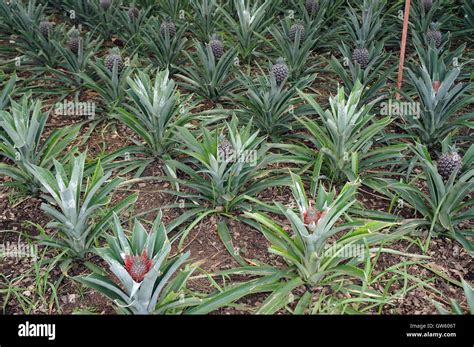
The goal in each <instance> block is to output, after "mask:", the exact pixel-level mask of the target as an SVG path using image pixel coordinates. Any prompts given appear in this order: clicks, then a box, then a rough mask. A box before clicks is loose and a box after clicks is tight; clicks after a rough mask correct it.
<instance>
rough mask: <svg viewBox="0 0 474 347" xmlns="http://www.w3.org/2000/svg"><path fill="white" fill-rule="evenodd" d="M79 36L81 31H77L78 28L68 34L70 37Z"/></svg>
mask: <svg viewBox="0 0 474 347" xmlns="http://www.w3.org/2000/svg"><path fill="white" fill-rule="evenodd" d="M80 36H81V33H80V32H79V30H77V29H74V30H73V31H71V35H70V37H71V38H78V37H80Z"/></svg>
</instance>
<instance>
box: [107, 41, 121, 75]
mask: <svg viewBox="0 0 474 347" xmlns="http://www.w3.org/2000/svg"><path fill="white" fill-rule="evenodd" d="M104 64H105V67H106V68H107V69H108V70H109V71H110V72H112V71H113V69H114V66H117V72H119V73H120V72H121V71H122V70H123V61H122V56H121V55H120V51H119V49H118V48H117V47H115V48H112V49H111V50H110V52H109V54H108V55H107V56H106V57H105V61H104Z"/></svg>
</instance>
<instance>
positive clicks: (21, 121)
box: [0, 79, 81, 194]
mask: <svg viewBox="0 0 474 347" xmlns="http://www.w3.org/2000/svg"><path fill="white" fill-rule="evenodd" d="M14 81H15V79H14V80H12V82H14ZM13 87H14V85H12V84H10V85H7V86H5V89H4V91H5V92H12V88H13ZM10 104H11V105H10V107H9V108H8V109H7V110H4V111H0V157H4V158H7V159H8V160H9V161H11V163H9V164H7V163H6V162H0V174H1V175H6V176H9V177H11V178H12V179H13V182H10V183H6V185H10V186H15V187H16V188H19V189H20V190H22V191H24V192H26V193H29V194H37V193H38V192H39V190H40V188H41V184H40V181H38V180H37V179H35V177H34V176H33V175H32V174H31V173H30V172H29V170H28V167H29V165H37V166H41V169H43V170H46V169H50V168H51V167H52V166H53V161H56V160H62V159H63V158H64V157H65V156H66V154H65V153H66V148H67V147H68V146H69V145H70V144H71V142H72V141H73V140H74V139H75V137H76V136H77V134H78V133H79V130H80V129H81V125H74V126H67V127H63V128H60V129H54V130H53V131H52V132H51V133H50V134H49V135H46V130H45V127H46V123H47V121H48V117H49V113H48V112H43V111H42V107H43V104H42V103H41V101H39V100H35V101H32V98H31V94H26V95H24V96H23V97H22V98H21V99H20V100H19V101H14V100H11V101H10Z"/></svg>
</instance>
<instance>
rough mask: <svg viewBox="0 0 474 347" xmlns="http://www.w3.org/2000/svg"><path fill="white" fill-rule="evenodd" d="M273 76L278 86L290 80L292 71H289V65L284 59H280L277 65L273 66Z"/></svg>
mask: <svg viewBox="0 0 474 347" xmlns="http://www.w3.org/2000/svg"><path fill="white" fill-rule="evenodd" d="M272 74H273V76H274V77H275V80H276V83H277V85H278V86H280V85H281V84H282V83H283V82H284V81H285V80H286V79H287V78H288V76H289V74H290V70H289V69H288V65H286V64H285V60H284V59H283V58H278V60H277V61H276V64H275V65H273V66H272Z"/></svg>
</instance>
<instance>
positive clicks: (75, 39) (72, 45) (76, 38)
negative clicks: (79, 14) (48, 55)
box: [67, 29, 82, 54]
mask: <svg viewBox="0 0 474 347" xmlns="http://www.w3.org/2000/svg"><path fill="white" fill-rule="evenodd" d="M81 40H82V39H81V35H80V33H79V30H77V29H76V30H74V31H73V32H72V33H71V36H70V37H69V41H68V43H67V47H68V48H69V49H70V50H71V52H73V53H74V54H77V53H78V52H79V43H80V42H81Z"/></svg>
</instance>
